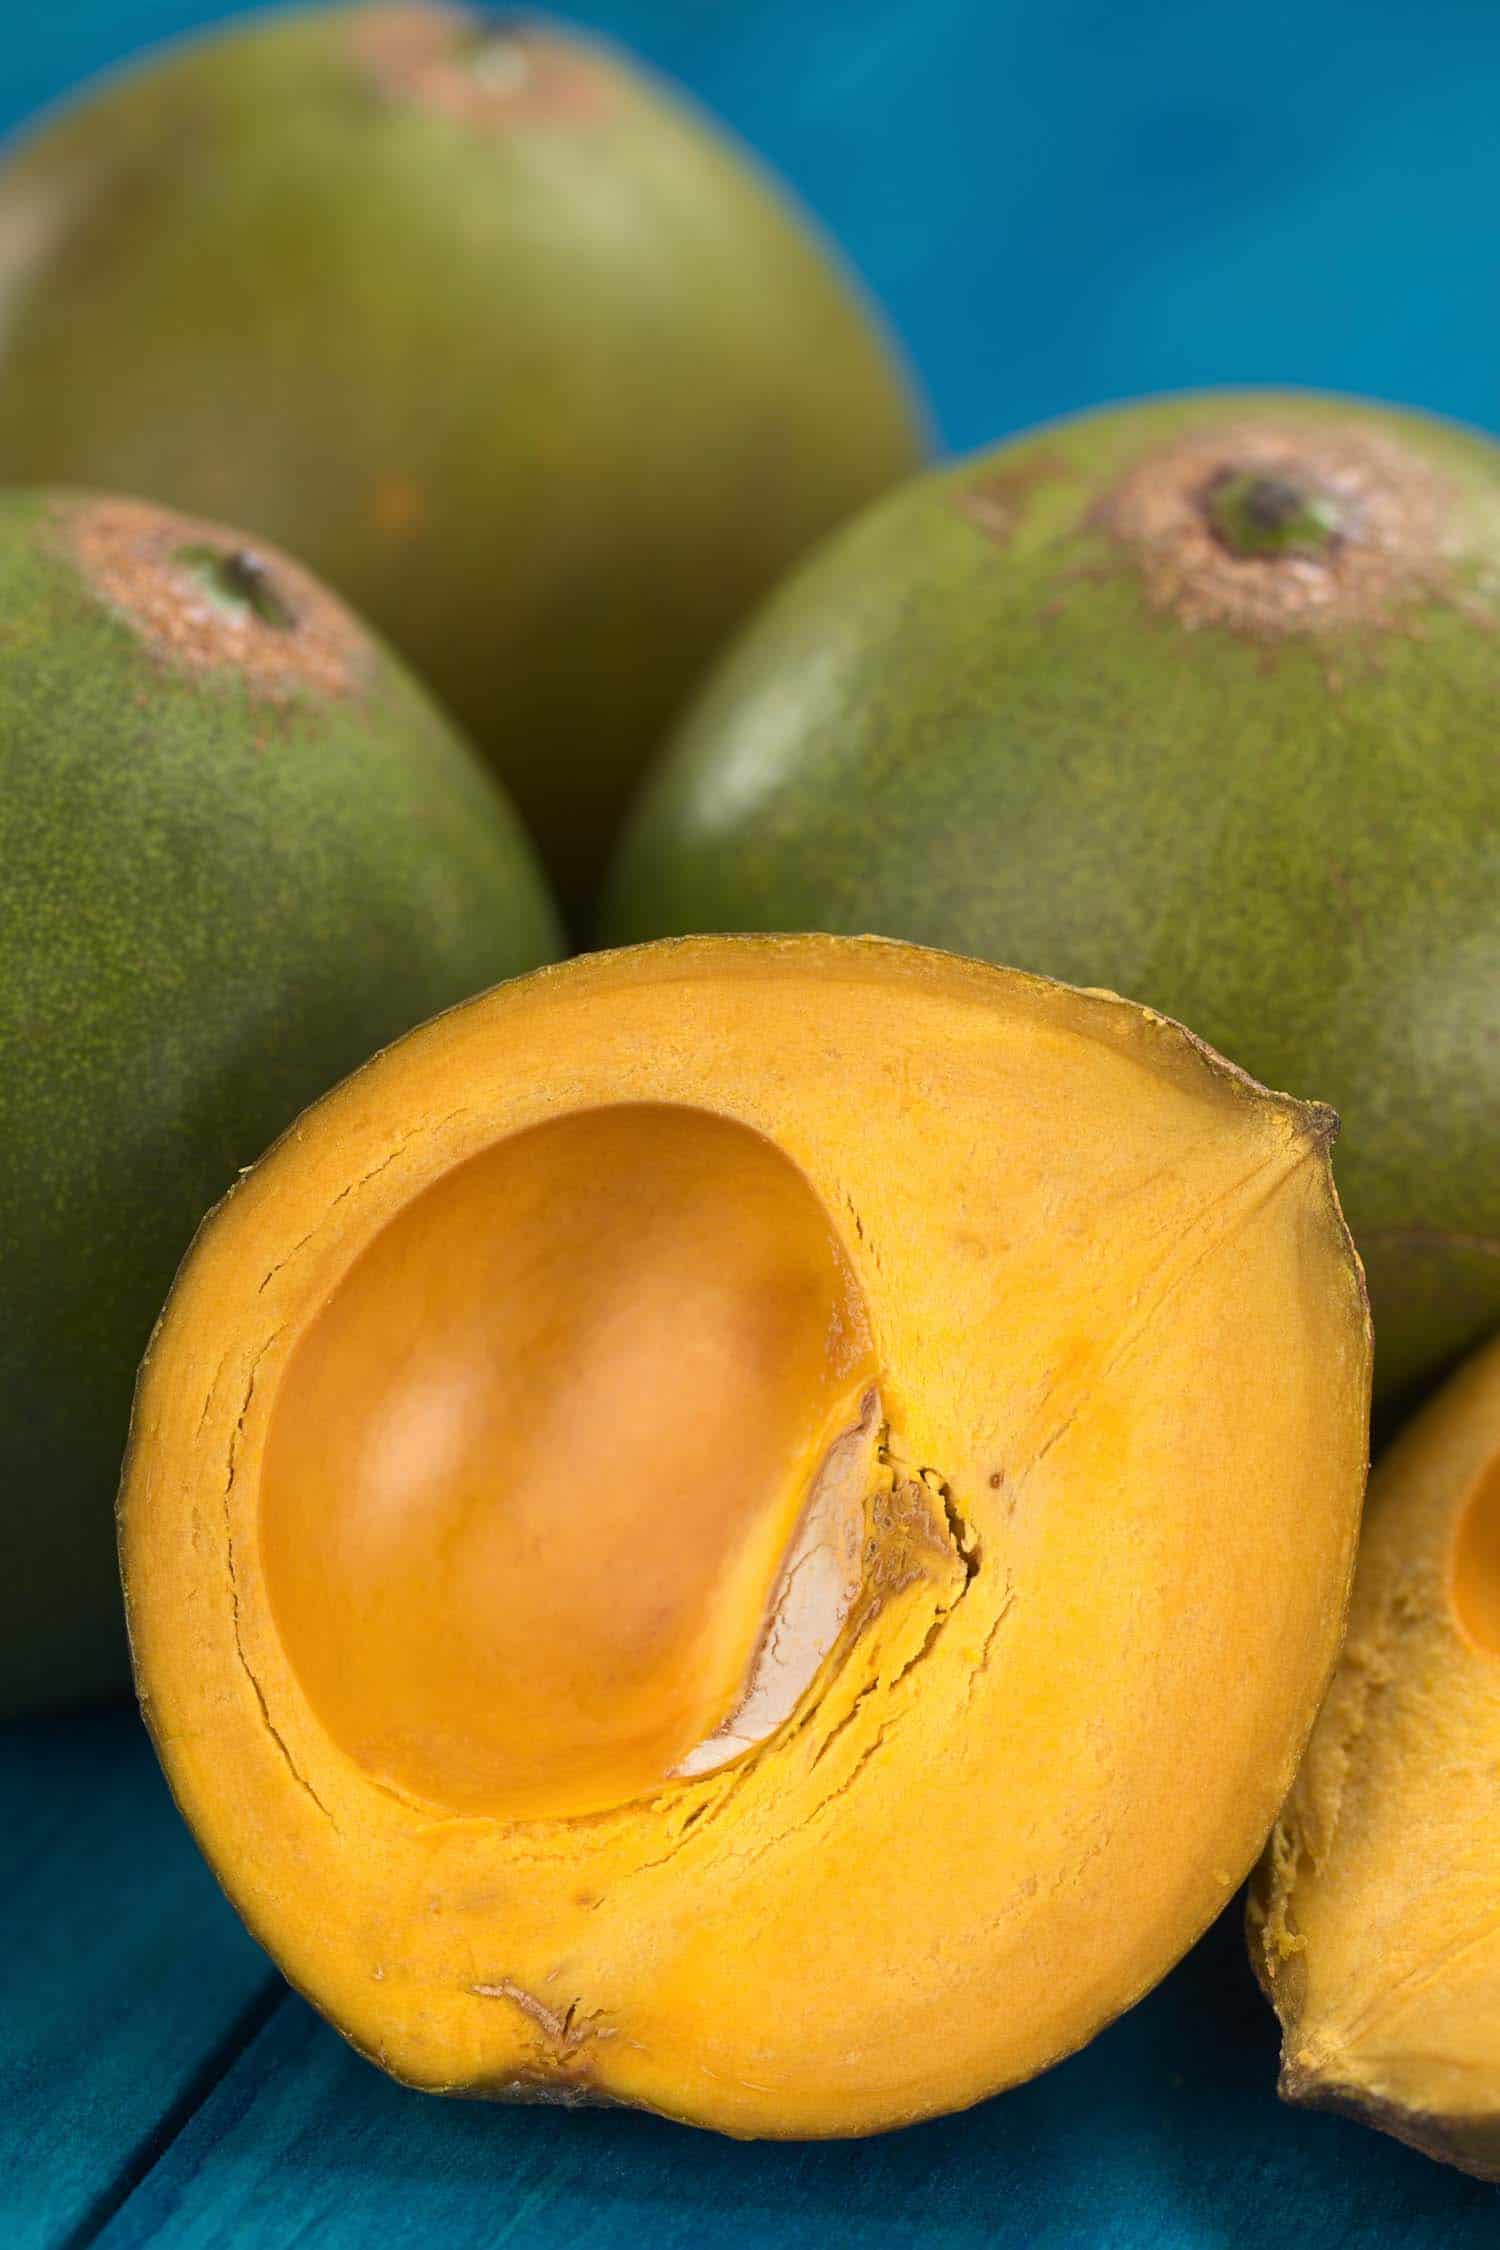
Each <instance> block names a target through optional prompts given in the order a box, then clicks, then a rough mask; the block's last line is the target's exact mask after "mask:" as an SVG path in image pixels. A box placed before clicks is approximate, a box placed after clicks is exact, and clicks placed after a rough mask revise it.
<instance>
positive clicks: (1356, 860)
mask: <svg viewBox="0 0 1500 2250" xmlns="http://www.w3.org/2000/svg"><path fill="white" fill-rule="evenodd" d="M1247 417H1251V418H1262V419H1264V418H1267V417H1269V418H1271V419H1273V420H1276V421H1279V422H1295V423H1297V424H1298V425H1299V426H1302V427H1306V428H1308V429H1309V430H1313V431H1316V430H1318V429H1322V428H1330V427H1334V428H1348V427H1349V426H1350V425H1351V424H1353V425H1355V426H1357V427H1364V428H1366V429H1370V430H1374V431H1376V432H1378V433H1384V434H1385V435H1386V436H1387V437H1390V438H1394V439H1396V440H1398V441H1399V442H1400V444H1402V445H1403V446H1404V447H1406V448H1407V449H1408V450H1409V451H1411V452H1413V453H1415V454H1416V455H1417V456H1418V457H1419V458H1420V459H1422V460H1424V461H1426V462H1427V463H1429V464H1430V465H1431V467H1432V468H1433V470H1434V471H1435V472H1437V475H1438V477H1439V479H1440V480H1441V485H1442V488H1443V490H1444V492H1445V495H1446V497H1445V502H1444V508H1445V515H1446V520H1447V531H1448V535H1449V539H1450V542H1451V544H1452V546H1453V548H1454V549H1455V553H1456V560H1455V561H1454V562H1453V563H1452V566H1451V568H1450V570H1449V572H1448V575H1447V583H1446V587H1445V588H1439V587H1437V586H1434V588H1433V589H1432V591H1431V593H1430V595H1429V596H1428V597H1427V598H1425V599H1422V600H1420V601H1418V602H1417V603H1416V604H1415V605H1414V606H1413V608H1412V609H1411V610H1410V612H1409V613H1408V614H1407V615H1406V617H1405V618H1404V620H1403V629H1401V630H1395V631H1393V630H1378V629H1375V628H1370V629H1367V630H1365V631H1363V632H1359V633H1356V632H1354V631H1349V630H1346V631H1343V632H1340V633H1329V634H1322V635H1305V636H1301V637H1286V638H1283V639H1280V640H1278V641H1274V642H1270V643H1264V642H1258V641H1257V640H1256V639H1254V638H1253V637H1251V636H1249V635H1240V634H1236V633H1232V632H1230V631H1228V630H1227V629H1224V628H1221V627H1215V626H1208V625H1202V626H1200V627H1199V628H1198V629H1197V630H1189V629H1187V628H1186V627H1185V626H1184V625H1183V624H1181V623H1180V622H1179V621H1178V619H1177V618H1176V617H1175V616H1174V615H1173V614H1171V613H1170V612H1168V611H1166V610H1163V609H1161V608H1156V607H1153V606H1152V605H1151V604H1150V602H1148V600H1147V598H1146V594H1145V591H1144V588H1143V582H1142V579H1141V575H1140V572H1139V570H1138V567H1137V565H1136V562H1135V560H1134V558H1133V557H1132V556H1130V555H1128V554H1127V553H1125V552H1124V551H1123V550H1122V549H1121V547H1120V546H1119V544H1118V542H1117V541H1116V540H1115V539H1114V538H1113V537H1112V536H1111V534H1110V533H1109V532H1108V531H1107V530H1106V529H1105V528H1104V527H1103V525H1102V524H1101V522H1100V521H1099V517H1098V505H1099V503H1100V501H1101V499H1102V498H1103V497H1104V496H1105V495H1106V494H1108V493H1109V492H1111V491H1112V490H1113V489H1114V487H1115V486H1116V483H1117V480H1119V479H1120V478H1121V477H1122V476H1123V475H1124V474H1126V473H1127V472H1128V471H1130V470H1131V469H1132V468H1133V467H1134V466H1135V465H1136V464H1137V463H1138V462H1139V461H1140V460H1141V459H1142V458H1143V457H1144V456H1146V455H1147V454H1149V453H1150V452H1152V451H1153V450H1154V449H1156V448H1158V447H1160V446H1162V445H1163V444H1165V443H1167V442H1170V441H1172V440H1174V439H1176V438H1178V437H1179V436H1181V435H1182V434H1183V433H1185V432H1188V431H1194V430H1213V429H1215V428H1228V427H1230V426H1233V425H1238V424H1242V423H1243V422H1244V421H1245V420H1246V418H1247ZM976 494H977V495H978V496H979V507H978V510H977V512H975V510H974V506H973V502H974V496H975V495H976ZM1497 587H1500V449H1497V448H1496V447H1495V446H1494V445H1493V444H1491V443H1489V442H1487V441H1486V440H1484V439H1482V438H1479V437H1477V436H1473V435H1470V434H1468V433H1466V432H1463V431H1460V430H1457V429H1454V428H1452V427H1448V426H1445V425H1443V424H1440V423H1437V422H1434V421H1429V420H1426V419H1422V418H1419V417H1416V416H1406V415H1399V414H1396V413H1392V412H1386V411H1383V410H1379V409H1373V408H1364V407H1360V406H1357V405H1354V404H1351V403H1349V402H1346V401H1339V400H1328V399H1312V398H1307V397H1304V396H1292V397H1268V396H1266V395H1264V394H1260V395H1257V396H1253V397H1252V396H1246V395H1239V396H1232V395H1227V394H1226V395H1223V396H1218V397H1207V398H1198V399H1182V400H1167V401H1162V402H1157V403H1151V404H1148V405H1145V406H1137V407H1130V408H1126V409H1123V410H1119V411H1116V412H1110V413H1106V414H1100V415H1097V416H1092V417H1089V418H1086V419H1083V420H1080V421H1076V422H1071V423H1066V424H1062V425H1059V426H1056V427H1054V428H1051V429H1048V430H1046V431H1044V432H1042V433H1040V434H1039V435H1037V436H1035V437H1031V438H1028V439H1026V440H1024V441H1021V442H1019V443H1016V444H1014V445H1011V446H1008V447H1004V448H1001V449H1000V450H999V451H998V452H996V453H993V454H991V455H989V456H987V457H984V458H981V459H978V460H975V461H970V462H967V463H964V464H961V465H960V466H958V467H957V468H954V469H951V470H947V471H943V472H941V473H937V474H934V475H931V476H929V477H926V478H923V479H921V480H919V481H917V482H915V483H913V484H910V485H908V486H907V487H906V488H905V489H904V490H903V491H902V492H901V493H899V494H897V495H894V496H893V497H891V498H889V499H888V500H886V501H885V502H883V503H882V504H880V505H878V506H877V507H875V508H873V509H871V510H869V511H868V512H867V513H866V514H865V515H864V516H863V517H862V518H861V519H860V520H859V522H858V523H857V524H856V525H854V526H853V527H852V528H850V529H849V530H847V531H846V532H844V533H843V534H841V535H840V536H838V537H837V538H835V539H834V540H832V541H831V542H829V543H828V544H826V545H825V546H824V547H823V548H822V549H821V550H820V551H819V553H818V554H817V555H816V556H815V557H814V558H813V559H812V560H811V561H810V562H809V563H808V564H806V565H805V566H804V567H803V568H802V569H801V570H800V571H799V572H798V573H796V574H795V575H794V576H793V577H792V578H791V579H790V580H789V581H788V582H787V584H786V585H785V587H784V588H783V589H782V590H781V591H780V592H779V593H778V594H776V595H775V596H774V597H773V598H772V600H771V601H770V602H769V603H768V604H767V605H766V606H765V608H764V609H763V610H762V611H761V613H760V615H759V617H758V618H757V619H756V621H755V622H754V623H753V624H752V625H751V626H750V627H749V629H748V630H747V631H746V633H745V634H744V635H743V636H742V637H741V639H740V640H739V641H738V643H737V644H736V646H735V647H734V649H733V650H732V651H731V653H730V655H729V657H728V659H727V660H726V662H725V663H724V664H723V665H722V666H721V667H720V668H719V670H718V671H717V673H716V675H715V676H714V677H713V679H712V680H711V683H710V684H709V686H708V688H707V690H706V692H705V693H704V694H703V696H702V698H701V700H700V701H699V702H698V703H697V705H696V708H695V709H694V710H693V711H692V712H691V714H690V715H689V717H688V719H687V721H686V723H685V725H684V727H683V729H682V730H681V732H680V734H679V735H678V737H677V739H676V742H675V745H674V747H673V748H672V750H671V752H670V754H669V755H668V757H667V758H666V760H665V762H664V764H663V766H662V767H661V769H660V770H659V771H658V773H657V774H656V776H655V777H654V779H653V781H652V783H651V784H650V785H649V787H648V790H647V792H646V795H645V797H644V799H643V801H642V803H641V806H640V808H639V810H638V812H637V813H636V815H635V816H634V819H633V824H632V825H631V827H630V828H629V830H628V832H627V835H626V839H625V842H624V845H623V848H622V852H621V856H620V858H619V861H618V864H617V867H616V870H615V873H614V877H613V883H612V893H611V899H610V903H609V905H608V907H607V909H606V914H605V924H606V929H607V932H608V934H609V935H610V936H611V937H612V938H614V939H617V940H634V939H639V938H644V937H649V936H656V935H660V934H663V933H667V932H673V931H685V930H738V929H759V930H778V929H784V930H796V929H824V930H834V931H866V930H869V931H879V932H884V933H887V934H889V935H891V936H899V937H905V938H913V939H917V940H920V941H921V942H923V943H925V944H928V945H938V946H947V947H951V948H954V949H956V950H959V951H962V952H969V953H976V954H981V955H984V956H987V957H988V958H990V959H992V960H996V961H1004V962H1010V963H1013V964H1015V965H1017V966H1019V967H1022V968H1028V969H1037V970H1042V971H1044V972H1045V973H1047V974H1048V975H1050V976H1055V977H1061V978H1064V979H1067V980H1068V981H1070V982H1073V983H1077V984H1102V985H1108V986H1111V987H1113V988H1114V989H1116V990H1117V991H1120V992H1124V993H1127V994H1129V995H1130V996H1131V997H1133V998H1135V999H1138V1000H1144V1001H1147V1002H1149V1003H1151V1004H1152V1005H1153V1006H1156V1007H1159V1008H1161V1009H1162V1010H1163V1011H1164V1012H1166V1013H1167V1014H1169V1015H1172V1016H1175V1017H1178V1018H1179V1019H1181V1020H1182V1021H1183V1022H1186V1023H1188V1024H1191V1026H1192V1027H1193V1029H1194V1030H1195V1031H1196V1032H1198V1033H1199V1034H1200V1035H1201V1036H1202V1037H1204V1038H1206V1039H1208V1040H1210V1041H1211V1042H1212V1043H1213V1044H1214V1045H1215V1046H1216V1047H1219V1048H1220V1049H1222V1050H1223V1051H1224V1052H1225V1053H1227V1054H1229V1055H1231V1056H1233V1057H1234V1059H1235V1061H1236V1062H1238V1063H1240V1064H1242V1065H1243V1066H1244V1068H1245V1069H1247V1070H1249V1071H1251V1072H1252V1073H1253V1074H1254V1075H1255V1076H1256V1077H1258V1078H1260V1079H1262V1080H1263V1081H1265V1082H1266V1083H1267V1084H1269V1085H1272V1086H1277V1087H1284V1088H1287V1089H1289V1090H1291V1091H1293V1092H1295V1093H1297V1094H1300V1095H1303V1096H1308V1097H1316V1098H1318V1099H1320V1100H1326V1101H1329V1102H1332V1103H1333V1104H1334V1105H1335V1107H1337V1108H1338V1109H1339V1110H1340V1111H1341V1112H1342V1115H1343V1120H1344V1129H1343V1136H1342V1139H1341V1141H1340V1145H1339V1165H1338V1170H1339V1188H1340V1193H1341V1195H1342V1198H1343V1202H1344V1207H1345V1210H1346V1212H1347V1214H1348V1217H1349V1221H1350V1224H1351V1226H1352V1227H1353V1229H1354V1233H1355V1237H1356V1240H1357V1241H1358V1243H1359V1246H1360V1249H1361V1251H1362V1253H1363V1255H1364V1258H1365V1260H1366V1264H1367V1266H1368V1269H1369V1275H1370V1282H1371V1289H1372V1295H1373V1299H1374V1307H1375V1322H1376V1333H1377V1337H1378V1346H1377V1379H1378V1386H1379V1392H1380V1394H1381V1395H1382V1397H1383V1398H1384V1399H1385V1400H1386V1401H1390V1400H1392V1399H1393V1398H1396V1397H1398V1396H1400V1395H1402V1394H1404V1393H1406V1392H1408V1391H1409V1390H1410V1389H1411V1387H1412V1386H1414V1385H1415V1384H1417V1383H1418V1382H1419V1381H1420V1380H1422V1379H1424V1378H1427V1377H1430V1376H1431V1375H1432V1374H1434V1373H1435V1372H1436V1371H1437V1370H1438V1369H1439V1368H1441V1367H1442V1366H1443V1365H1445V1364H1446V1363H1447V1362H1448V1361H1450V1360H1451V1359H1453V1358H1454V1357H1456V1355H1457V1354H1458V1353H1459V1352H1460V1351H1462V1350H1463V1349H1465V1348H1466V1347H1467V1346H1469V1345H1471V1344H1473V1343H1475V1342H1476V1341H1478V1340H1479V1338H1480V1337H1482V1336H1483V1335H1484V1334H1486V1333H1487V1332H1488V1331H1489V1330H1490V1329H1492V1328H1493V1327H1495V1326H1496V1325H1497V1324H1500V634H1497V632H1496V631H1495V630H1494V629H1493V627H1492V626H1490V625H1488V624H1487V623H1486V622H1485V621H1484V619H1485V614H1486V612H1487V611H1488V610H1489V609H1491V608H1492V607H1493V603H1494V599H1495V595H1496V590H1497Z"/></svg>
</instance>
